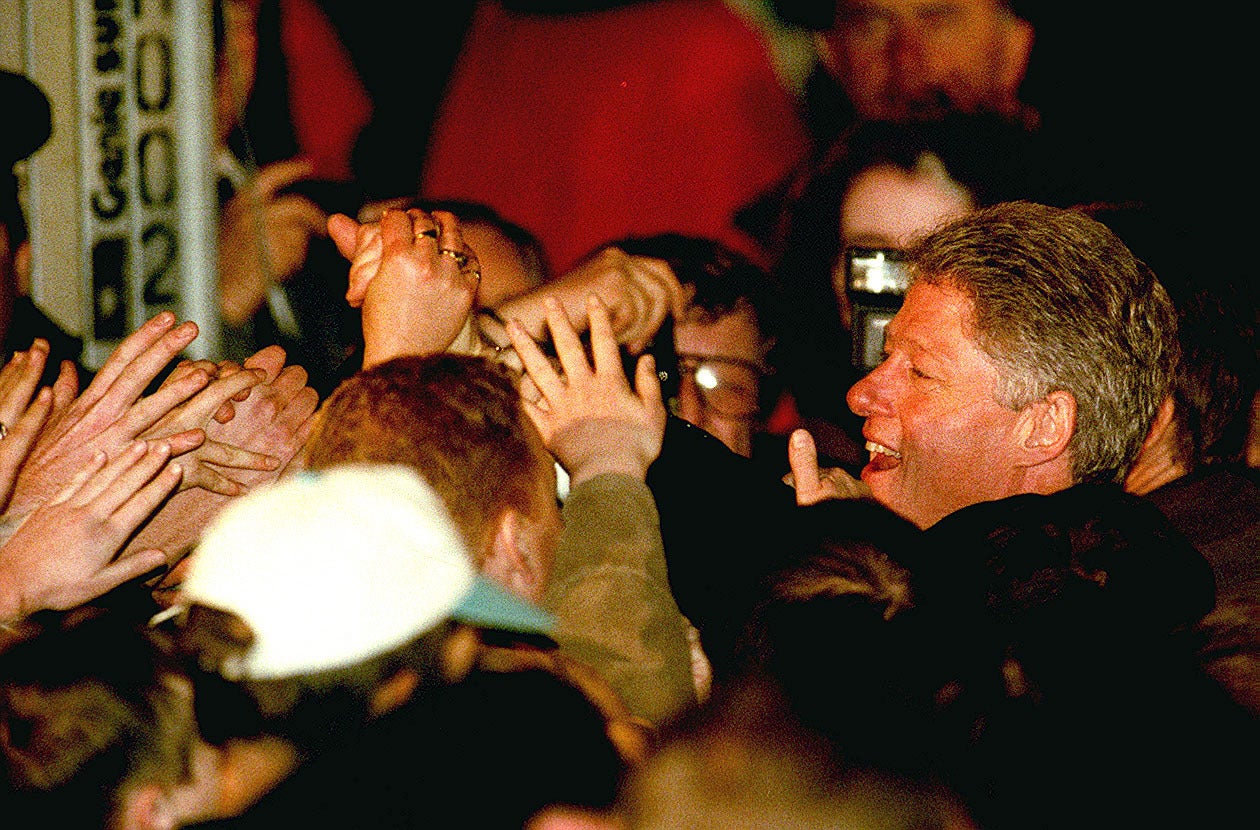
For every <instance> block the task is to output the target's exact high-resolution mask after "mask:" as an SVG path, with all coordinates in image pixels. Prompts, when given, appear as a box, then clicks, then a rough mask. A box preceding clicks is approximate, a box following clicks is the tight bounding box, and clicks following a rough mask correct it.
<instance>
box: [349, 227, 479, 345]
mask: <svg viewBox="0 0 1260 830" xmlns="http://www.w3.org/2000/svg"><path fill="white" fill-rule="evenodd" d="M328 232H329V234H330V235H331V236H332V238H333V241H334V242H335V243H336V245H337V249H338V250H340V251H341V253H342V254H343V255H344V256H345V257H346V258H347V259H349V260H350V261H351V265H350V287H349V289H348V290H347V291H346V302H348V303H349V304H350V305H351V306H352V307H354V308H360V307H361V308H362V309H363V344H364V345H363V366H364V368H370V367H372V366H375V365H377V364H379V363H383V362H385V361H386V360H389V359H391V358H394V357H401V356H403V355H428V354H437V353H439V352H442V351H446V350H447V349H451V350H453V351H459V352H463V353H476V350H477V345H478V340H477V332H476V330H475V328H474V326H473V322H472V307H473V299H474V298H475V297H476V293H477V285H478V284H479V283H480V281H481V269H480V266H479V265H478V263H477V257H476V254H474V253H473V252H472V250H471V249H470V248H468V246H467V245H466V244H465V243H464V240H463V235H462V234H461V233H460V230H459V222H458V220H456V218H455V216H454V215H453V214H450V213H447V212H445V211H434V212H433V213H432V214H428V213H425V212H424V211H422V210H419V209H416V208H412V209H410V210H407V211H400V210H386V211H384V212H383V213H382V214H381V218H380V221H379V222H372V223H367V224H359V223H358V222H356V221H355V220H353V219H351V218H350V217H348V216H345V215H343V214H334V215H333V216H332V217H330V218H329V220H328Z"/></svg>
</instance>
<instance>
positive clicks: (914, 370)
mask: <svg viewBox="0 0 1260 830" xmlns="http://www.w3.org/2000/svg"><path fill="white" fill-rule="evenodd" d="M910 374H912V375H914V376H915V377H916V378H922V379H923V380H931V379H932V376H931V375H929V374H928V373H927V372H924V371H923V370H922V369H920V368H918V367H917V366H911V367H910Z"/></svg>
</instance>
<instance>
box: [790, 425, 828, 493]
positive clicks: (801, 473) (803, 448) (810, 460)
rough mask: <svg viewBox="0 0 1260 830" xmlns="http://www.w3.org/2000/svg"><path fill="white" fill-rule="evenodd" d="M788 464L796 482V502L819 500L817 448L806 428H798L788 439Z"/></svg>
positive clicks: (819, 482) (819, 481)
mask: <svg viewBox="0 0 1260 830" xmlns="http://www.w3.org/2000/svg"><path fill="white" fill-rule="evenodd" d="M788 466H789V467H791V469H792V479H793V481H794V482H795V484H796V503H797V504H798V505H810V504H814V503H815V502H817V501H821V500H822V498H821V492H822V482H821V480H820V478H819V474H818V449H817V447H816V446H815V445H814V436H812V435H810V434H809V431H808V430H804V429H798V430H796V431H794V432H793V433H792V436H791V438H790V439H789V441H788Z"/></svg>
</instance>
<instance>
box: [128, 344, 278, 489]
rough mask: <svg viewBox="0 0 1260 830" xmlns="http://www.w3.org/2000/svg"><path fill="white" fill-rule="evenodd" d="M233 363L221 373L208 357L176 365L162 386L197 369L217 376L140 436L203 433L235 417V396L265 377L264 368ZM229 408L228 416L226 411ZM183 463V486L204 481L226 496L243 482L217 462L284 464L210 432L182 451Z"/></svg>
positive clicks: (262, 467) (260, 467)
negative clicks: (222, 468) (218, 437)
mask: <svg viewBox="0 0 1260 830" xmlns="http://www.w3.org/2000/svg"><path fill="white" fill-rule="evenodd" d="M207 364H208V365H207ZM229 365H230V366H232V368H229V369H228V370H226V373H225V374H221V373H220V371H219V366H218V365H216V364H214V363H210V362H209V361H197V362H195V363H192V362H188V363H185V364H181V365H180V366H178V367H176V369H175V371H174V372H172V373H171V375H170V377H168V378H167V380H166V382H165V383H164V384H163V386H165V385H168V384H174V383H180V382H182V381H184V379H185V378H186V377H188V376H190V375H194V374H197V373H200V374H202V375H204V376H205V377H206V378H207V379H213V380H211V381H210V383H209V385H208V386H206V387H205V388H204V389H202V390H201V391H200V392H198V393H197V394H196V395H194V396H193V397H192V398H190V399H189V400H188V401H186V402H185V403H182V404H180V405H179V406H177V407H175V408H174V409H172V410H171V411H170V412H168V413H166V415H164V416H163V417H162V418H161V419H160V420H159V421H158V422H157V423H156V424H154V425H153V426H151V427H149V429H147V430H146V431H145V432H144V433H143V434H142V435H141V436H140V437H141V438H159V437H162V436H167V435H175V434H179V433H183V432H186V431H199V432H201V434H202V435H203V436H204V435H205V431H206V430H207V429H209V428H210V427H211V424H212V423H214V424H215V425H216V426H217V425H219V424H222V423H226V422H227V421H230V420H231V418H232V417H235V412H236V410H235V406H234V402H235V403H240V402H243V401H244V400H246V399H247V397H248V396H249V392H250V390H251V389H252V388H253V387H255V386H256V385H257V384H259V383H261V382H262V381H263V380H264V379H265V378H266V373H265V372H264V371H263V370H262V369H243V370H242V369H240V368H238V367H235V366H234V365H233V364H229ZM225 408H227V409H226V412H227V416H226V417H223V413H224V411H225ZM212 419H213V421H212ZM181 465H182V466H183V469H184V478H183V481H182V482H181V483H180V490H187V489H188V488H190V487H202V488H205V489H206V490H210V491H212V492H215V493H220V494H222V495H225V496H239V495H242V494H244V493H245V491H246V489H247V488H246V487H245V485H244V484H242V483H241V482H239V481H237V480H236V479H235V478H231V477H229V476H228V475H225V474H224V473H223V472H220V471H219V470H218V469H215V467H227V468H235V469H237V470H242V471H243V470H254V471H268V472H270V471H274V470H276V469H277V468H278V467H279V466H280V459H278V458H275V457H273V456H270V455H267V454H265V453H261V452H250V451H249V450H245V449H242V448H240V447H236V446H233V445H231V444H227V443H224V442H222V441H216V440H213V439H209V438H206V439H205V440H203V441H202V442H201V444H200V445H199V446H197V447H196V448H195V449H192V450H190V451H189V452H188V453H186V454H185V455H184V456H181ZM210 465H214V466H210Z"/></svg>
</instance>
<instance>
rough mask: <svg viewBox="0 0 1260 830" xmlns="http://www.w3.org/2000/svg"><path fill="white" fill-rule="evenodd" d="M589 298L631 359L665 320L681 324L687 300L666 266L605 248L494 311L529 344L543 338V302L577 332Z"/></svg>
mask: <svg viewBox="0 0 1260 830" xmlns="http://www.w3.org/2000/svg"><path fill="white" fill-rule="evenodd" d="M591 294H594V295H596V296H598V297H599V298H600V300H601V301H602V302H603V304H604V307H605V308H607V309H608V317H609V321H610V325H611V327H612V332H613V334H614V335H615V337H616V341H617V342H619V343H622V344H624V345H625V346H626V348H627V349H629V351H630V352H631V354H639V353H641V352H642V351H643V350H644V349H646V348H647V347H648V344H649V343H651V342H652V338H653V337H654V336H655V335H656V332H657V330H658V329H660V327H661V323H663V322H664V321H665V318H666V316H668V315H671V314H672V315H673V316H674V318H675V319H682V317H683V314H684V312H685V310H686V307H687V297H686V294H685V292H684V291H683V288H682V285H681V284H680V283H679V282H678V278H677V277H676V276H675V275H674V272H673V270H672V269H670V267H669V264H668V263H666V262H665V261H664V260H661V259H654V258H651V257H643V256H630V255H629V254H627V253H626V252H625V251H622V250H621V249H620V248H616V247H610V248H605V249H603V250H602V251H600V252H599V253H597V254H595V255H594V256H592V257H590V258H589V259H587V260H585V261H584V262H582V263H581V264H579V265H578V266H577V267H575V268H574V269H573V270H571V271H569V272H568V273H567V274H565V275H564V276H562V277H561V278H560V279H558V280H554V281H552V282H549V283H547V284H545V285H543V286H540V287H538V288H536V289H534V290H532V291H529V292H527V293H525V294H522V295H520V296H518V297H514V298H512V299H509V300H507V301H505V302H503V303H501V304H500V305H499V307H498V308H497V309H495V310H496V311H497V312H498V314H499V316H500V317H502V318H503V319H504V320H508V319H515V320H517V321H519V322H520V324H521V325H522V326H523V327H524V329H525V331H526V332H527V333H528V334H529V335H530V336H531V337H533V338H534V339H535V340H541V339H542V338H543V336H544V335H545V333H546V326H547V320H548V314H547V307H546V304H545V303H544V302H543V300H544V298H546V297H555V298H556V299H557V300H559V302H560V304H561V306H563V308H564V310H565V313H566V314H567V315H568V318H569V322H570V324H571V325H572V326H573V327H574V328H575V329H577V330H578V331H582V330H583V329H584V328H585V326H586V321H587V313H586V302H587V298H588V297H589V296H590V295H591Z"/></svg>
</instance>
